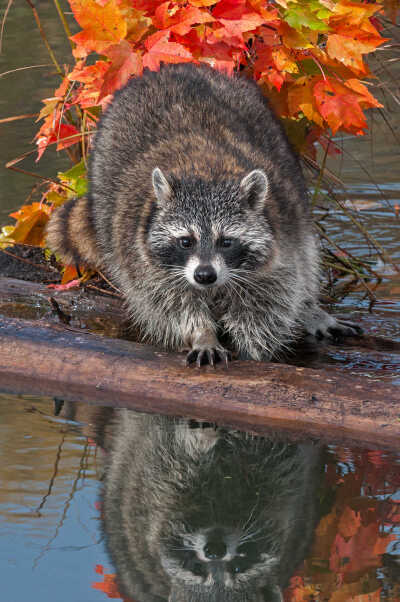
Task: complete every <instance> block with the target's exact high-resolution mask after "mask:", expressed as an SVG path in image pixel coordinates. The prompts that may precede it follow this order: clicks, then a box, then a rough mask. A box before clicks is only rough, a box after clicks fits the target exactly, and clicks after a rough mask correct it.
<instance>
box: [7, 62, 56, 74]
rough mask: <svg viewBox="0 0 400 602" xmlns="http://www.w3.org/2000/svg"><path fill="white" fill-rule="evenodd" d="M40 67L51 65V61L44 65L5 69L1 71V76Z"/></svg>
mask: <svg viewBox="0 0 400 602" xmlns="http://www.w3.org/2000/svg"><path fill="white" fill-rule="evenodd" d="M40 67H51V63H45V64H43V65H29V66H27V67H18V68H17V69H10V71H4V72H3V73H0V77H4V76H5V75H9V74H10V73H15V72H16V71H24V70H25V69H39V68H40Z"/></svg>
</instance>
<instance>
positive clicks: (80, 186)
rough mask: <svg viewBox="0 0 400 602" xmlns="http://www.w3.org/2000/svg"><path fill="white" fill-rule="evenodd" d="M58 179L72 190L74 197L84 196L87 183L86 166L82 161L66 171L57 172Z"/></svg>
mask: <svg viewBox="0 0 400 602" xmlns="http://www.w3.org/2000/svg"><path fill="white" fill-rule="evenodd" d="M58 179H59V180H60V181H61V182H63V183H64V184H67V185H68V186H69V187H70V188H72V189H73V191H74V194H75V195H76V196H83V195H84V194H86V192H87V190H88V181H87V173H86V165H85V163H84V161H83V159H82V160H81V161H79V163H77V164H76V165H74V166H73V167H71V169H69V170H68V171H64V172H59V173H58Z"/></svg>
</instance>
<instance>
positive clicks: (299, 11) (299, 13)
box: [284, 0, 332, 32]
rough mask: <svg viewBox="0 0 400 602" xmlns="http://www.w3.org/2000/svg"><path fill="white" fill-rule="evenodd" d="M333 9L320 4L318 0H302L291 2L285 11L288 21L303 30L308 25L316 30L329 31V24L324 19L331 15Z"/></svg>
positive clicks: (285, 17) (295, 27)
mask: <svg viewBox="0 0 400 602" xmlns="http://www.w3.org/2000/svg"><path fill="white" fill-rule="evenodd" d="M331 14H332V13H331V11H330V10H329V9H327V8H326V7H325V6H323V5H322V4H320V3H319V2H318V1H317V0H311V1H309V0H302V1H301V2H296V3H294V2H290V3H289V4H288V7H287V9H286V11H285V12H284V19H285V21H287V23H288V24H289V25H290V26H291V27H293V28H294V29H297V30H299V31H301V29H302V28H303V27H308V28H309V29H312V30H314V31H321V32H323V31H329V30H330V27H329V25H328V24H327V23H326V22H325V21H324V19H328V18H329V17H330V15H331Z"/></svg>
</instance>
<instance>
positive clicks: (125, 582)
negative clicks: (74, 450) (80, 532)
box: [102, 410, 323, 602]
mask: <svg viewBox="0 0 400 602" xmlns="http://www.w3.org/2000/svg"><path fill="white" fill-rule="evenodd" d="M116 416H117V418H116V422H115V430H114V436H113V440H112V443H111V447H110V451H109V455H108V463H107V466H106V470H105V478H104V486H103V496H102V520H103V530H104V536H105V543H106V546H107V549H108V552H109V554H110V556H111V559H112V561H113V564H114V567H115V569H116V573H117V581H118V587H119V590H120V593H121V594H122V595H124V596H128V597H129V599H131V598H132V599H133V600H140V601H141V602H167V601H168V602H282V601H283V595H282V591H283V589H284V588H286V587H287V585H288V583H289V579H290V577H291V576H292V574H293V572H294V570H295V569H296V567H297V565H298V564H299V563H300V562H301V561H302V560H303V559H304V557H305V555H306V553H307V551H308V548H309V546H310V544H311V541H312V537H313V531H314V527H315V524H316V521H317V519H318V516H319V513H320V508H319V505H318V503H317V500H318V495H317V491H318V488H319V486H320V482H321V475H322V474H323V470H322V467H323V456H322V454H321V449H320V448H319V447H318V446H317V445H315V444H313V443H312V442H302V443H290V442H287V441H284V440H279V439H277V438H276V437H274V438H269V437H260V436H254V435H250V434H246V433H241V432H238V431H230V430H227V429H222V428H218V427H217V426H215V425H212V424H207V423H206V424H202V423H196V422H195V421H189V420H184V419H178V418H168V417H162V416H151V415H145V414H138V413H135V412H132V411H129V410H117V412H116Z"/></svg>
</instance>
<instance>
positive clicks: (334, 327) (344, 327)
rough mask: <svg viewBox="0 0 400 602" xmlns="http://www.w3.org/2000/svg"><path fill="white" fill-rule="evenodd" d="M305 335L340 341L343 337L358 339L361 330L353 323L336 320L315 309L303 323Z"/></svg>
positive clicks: (361, 333) (319, 309) (321, 310)
mask: <svg viewBox="0 0 400 602" xmlns="http://www.w3.org/2000/svg"><path fill="white" fill-rule="evenodd" d="M305 328H306V332H307V334H311V335H312V336H314V337H315V338H316V339H319V340H321V339H323V338H328V339H334V340H337V339H341V338H343V337H359V336H362V335H363V329H362V328H360V326H357V324H353V322H348V321H347V320H338V319H337V318H334V317H333V316H330V315H329V314H327V313H326V312H325V311H324V310H323V309H321V308H316V309H315V310H314V311H312V312H310V314H309V315H308V316H307V319H306V321H305Z"/></svg>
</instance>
